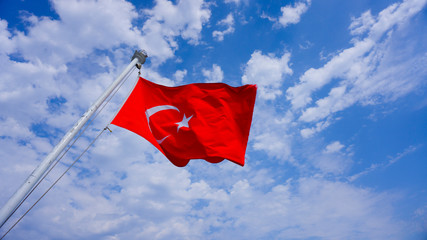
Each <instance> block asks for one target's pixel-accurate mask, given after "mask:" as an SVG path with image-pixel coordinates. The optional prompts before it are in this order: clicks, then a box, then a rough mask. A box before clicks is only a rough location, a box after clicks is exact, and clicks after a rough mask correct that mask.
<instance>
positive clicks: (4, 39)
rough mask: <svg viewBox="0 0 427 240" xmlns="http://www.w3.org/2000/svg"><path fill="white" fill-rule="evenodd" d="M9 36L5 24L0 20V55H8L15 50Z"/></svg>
mask: <svg viewBox="0 0 427 240" xmlns="http://www.w3.org/2000/svg"><path fill="white" fill-rule="evenodd" d="M11 36H12V34H11V33H10V32H9V31H8V30H7V22H6V21H5V20H2V19H0V42H1V43H2V44H1V46H0V54H10V53H12V52H13V51H14V50H15V42H13V41H12V40H11Z"/></svg>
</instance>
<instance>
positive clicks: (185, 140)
mask: <svg viewBox="0 0 427 240" xmlns="http://www.w3.org/2000/svg"><path fill="white" fill-rule="evenodd" d="M255 98H256V85H244V86H241V87H231V86H229V85H227V84H224V83H194V84H188V85H183V86H178V87H166V86H162V85H158V84H155V83H153V82H150V81H148V80H146V79H144V78H139V80H138V82H137V84H136V85H135V87H134V89H133V90H132V92H131V94H130V95H129V97H128V99H127V100H126V102H125V103H124V104H123V106H122V108H121V109H120V110H119V112H118V113H117V115H116V116H115V118H114V119H113V121H112V122H111V123H112V124H114V125H116V126H119V127H122V128H125V129H127V130H129V131H132V132H134V133H136V134H138V135H140V136H142V137H143V138H145V139H146V140H147V141H149V142H150V143H151V144H153V145H154V146H155V147H156V148H157V149H159V150H160V151H161V152H162V153H163V154H164V155H165V156H166V157H167V158H168V159H169V160H170V161H171V162H172V163H173V164H174V165H176V166H178V167H183V166H186V165H187V164H188V162H189V161H190V160H191V159H204V160H206V161H208V162H211V163H219V162H221V161H223V160H224V159H228V160H230V161H232V162H234V163H237V164H239V165H241V166H243V165H244V164H245V152H246V145H247V142H248V137H249V131H250V127H251V122H252V115H253V109H254V105H255Z"/></svg>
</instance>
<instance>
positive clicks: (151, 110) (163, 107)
mask: <svg viewBox="0 0 427 240" xmlns="http://www.w3.org/2000/svg"><path fill="white" fill-rule="evenodd" d="M163 110H176V111H178V112H179V109H178V108H177V107H175V106H171V105H160V106H156V107H152V108H149V109H147V110H146V111H145V116H147V123H148V128H149V129H150V131H151V127H150V117H151V116H152V115H154V114H155V113H157V112H160V111H163ZM151 133H153V131H151ZM169 136H170V135H168V136H166V137H164V138H162V139H160V140H157V139H156V141H157V143H159V144H161V143H162V142H163V141H164V140H165V139H166V138H167V137H169Z"/></svg>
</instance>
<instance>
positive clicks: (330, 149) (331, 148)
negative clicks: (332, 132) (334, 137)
mask: <svg viewBox="0 0 427 240" xmlns="http://www.w3.org/2000/svg"><path fill="white" fill-rule="evenodd" d="M343 147H344V145H342V144H341V143H340V142H339V141H335V142H333V143H331V144H329V145H328V146H326V149H325V150H324V152H325V153H336V152H339V151H341V149H342V148H343Z"/></svg>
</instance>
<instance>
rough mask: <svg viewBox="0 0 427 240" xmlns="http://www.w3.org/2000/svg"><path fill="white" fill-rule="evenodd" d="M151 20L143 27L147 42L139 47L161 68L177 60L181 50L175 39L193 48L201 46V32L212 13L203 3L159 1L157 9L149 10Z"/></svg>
mask: <svg viewBox="0 0 427 240" xmlns="http://www.w3.org/2000/svg"><path fill="white" fill-rule="evenodd" d="M144 13H146V14H148V15H149V16H150V18H149V19H148V20H147V21H146V22H145V23H144V26H143V27H142V31H143V38H142V39H141V41H140V43H139V45H140V46H142V47H144V48H145V49H147V51H148V52H149V53H150V55H152V56H154V58H156V59H155V60H154V62H155V63H157V64H160V63H162V62H164V61H165V60H166V59H168V58H171V57H173V53H174V51H175V50H176V49H177V48H178V44H177V42H176V41H175V39H174V38H175V37H177V36H181V37H182V38H183V39H185V40H187V41H188V42H189V43H190V44H198V43H199V41H200V38H201V34H200V33H201V30H202V27H203V24H205V23H206V22H207V21H208V20H209V18H210V16H211V12H210V10H209V9H208V8H207V4H206V3H205V2H204V1H203V0H183V1H178V3H177V4H173V3H172V2H171V1H167V0H158V1H156V5H155V6H154V8H153V9H150V10H146V11H145V12H144Z"/></svg>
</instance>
